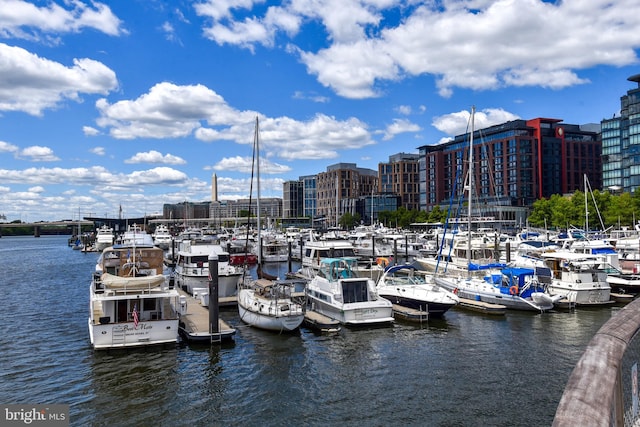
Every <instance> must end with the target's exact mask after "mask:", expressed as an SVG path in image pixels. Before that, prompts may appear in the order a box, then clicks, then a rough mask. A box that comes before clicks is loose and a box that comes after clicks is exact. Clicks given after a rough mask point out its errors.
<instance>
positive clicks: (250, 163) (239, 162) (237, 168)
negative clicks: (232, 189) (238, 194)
mask: <svg viewBox="0 0 640 427" xmlns="http://www.w3.org/2000/svg"><path fill="white" fill-rule="evenodd" d="M254 164H255V161H254V159H253V158H251V157H241V156H235V157H225V158H223V159H222V160H220V161H219V162H218V163H216V164H215V165H214V166H213V167H212V169H213V170H216V171H234V172H244V173H247V174H250V173H251V171H252V170H253V169H254ZM290 170H291V168H290V167H289V166H286V165H280V164H277V163H273V162H271V161H269V160H268V159H262V158H261V159H260V173H261V174H263V173H264V174H277V173H285V172H289V171H290ZM281 190H282V189H281Z"/></svg>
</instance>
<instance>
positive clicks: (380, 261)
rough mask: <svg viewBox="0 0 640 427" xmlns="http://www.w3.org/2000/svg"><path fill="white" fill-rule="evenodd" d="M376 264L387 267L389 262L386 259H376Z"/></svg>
mask: <svg viewBox="0 0 640 427" xmlns="http://www.w3.org/2000/svg"><path fill="white" fill-rule="evenodd" d="M376 264H378V265H381V266H383V267H386V266H388V265H389V260H388V259H387V258H383V257H379V258H377V259H376Z"/></svg>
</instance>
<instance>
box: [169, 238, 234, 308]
mask: <svg viewBox="0 0 640 427" xmlns="http://www.w3.org/2000/svg"><path fill="white" fill-rule="evenodd" d="M210 255H215V256H216V257H217V258H218V297H219V298H227V297H232V296H234V295H236V292H237V288H238V281H239V280H240V279H241V278H242V274H243V271H244V270H243V268H242V267H236V266H233V265H231V264H230V262H229V252H227V251H226V250H225V249H224V248H223V247H222V245H220V244H219V243H217V242H216V241H215V240H214V239H213V238H212V237H211V236H207V235H200V236H199V237H198V238H195V239H184V240H182V241H180V242H179V249H178V255H177V257H176V261H175V267H174V280H175V282H176V285H177V286H178V287H180V288H181V289H184V290H185V291H187V292H188V293H190V294H192V295H193V290H194V288H200V287H207V288H208V282H209V256H210Z"/></svg>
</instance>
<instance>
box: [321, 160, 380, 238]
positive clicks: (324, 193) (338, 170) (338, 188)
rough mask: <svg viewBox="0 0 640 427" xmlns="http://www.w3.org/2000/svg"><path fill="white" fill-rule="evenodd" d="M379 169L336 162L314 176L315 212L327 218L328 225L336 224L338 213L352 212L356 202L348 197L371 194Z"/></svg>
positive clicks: (339, 214)
mask: <svg viewBox="0 0 640 427" xmlns="http://www.w3.org/2000/svg"><path fill="white" fill-rule="evenodd" d="M377 187H378V172H377V171H375V170H372V169H365V168H359V167H357V166H356V164H355V163H337V164H335V165H331V166H328V167H327V171H326V172H321V173H319V174H317V175H316V203H317V204H316V215H317V216H323V217H324V218H326V224H327V225H333V226H337V225H338V223H339V220H340V216H342V215H344V214H345V213H347V212H350V213H352V214H354V213H355V203H353V202H351V201H349V202H345V200H348V199H357V198H359V197H360V196H365V195H371V194H374V192H375V190H376V189H377Z"/></svg>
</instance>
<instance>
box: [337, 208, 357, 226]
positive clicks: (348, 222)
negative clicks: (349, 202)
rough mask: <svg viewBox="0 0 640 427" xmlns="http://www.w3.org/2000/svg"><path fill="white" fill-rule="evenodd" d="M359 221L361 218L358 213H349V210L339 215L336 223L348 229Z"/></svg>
mask: <svg viewBox="0 0 640 427" xmlns="http://www.w3.org/2000/svg"><path fill="white" fill-rule="evenodd" d="M360 221H361V218H360V214H359V213H357V212H356V213H355V214H351V213H350V212H347V213H345V214H344V215H342V216H341V217H340V220H339V221H338V223H339V224H340V227H342V228H344V229H345V230H350V229H352V228H353V227H354V226H355V225H357V224H360Z"/></svg>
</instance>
